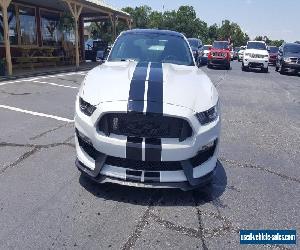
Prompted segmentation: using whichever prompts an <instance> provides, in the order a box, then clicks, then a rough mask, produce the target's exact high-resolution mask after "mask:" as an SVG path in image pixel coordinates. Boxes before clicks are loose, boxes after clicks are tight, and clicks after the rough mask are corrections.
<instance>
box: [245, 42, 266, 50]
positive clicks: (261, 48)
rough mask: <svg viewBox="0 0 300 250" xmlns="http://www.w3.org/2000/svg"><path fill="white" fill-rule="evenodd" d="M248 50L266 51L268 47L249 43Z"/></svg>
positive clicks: (257, 43)
mask: <svg viewBox="0 0 300 250" xmlns="http://www.w3.org/2000/svg"><path fill="white" fill-rule="evenodd" d="M247 49H259V50H266V49H267V48H266V45H265V44H264V43H260V42H249V43H248V44H247Z"/></svg>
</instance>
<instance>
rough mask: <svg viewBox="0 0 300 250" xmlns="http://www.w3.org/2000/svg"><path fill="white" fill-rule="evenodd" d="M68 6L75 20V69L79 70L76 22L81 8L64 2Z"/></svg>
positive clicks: (75, 4) (68, 0)
mask: <svg viewBox="0 0 300 250" xmlns="http://www.w3.org/2000/svg"><path fill="white" fill-rule="evenodd" d="M65 1H66V3H67V4H68V6H69V9H70V11H71V13H72V15H73V17H74V20H75V57H76V69H78V68H79V32H78V21H79V17H80V14H81V11H82V8H83V6H82V5H81V4H78V3H75V2H73V1H70V0H65Z"/></svg>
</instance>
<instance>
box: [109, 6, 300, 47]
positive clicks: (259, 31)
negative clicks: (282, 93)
mask: <svg viewBox="0 0 300 250" xmlns="http://www.w3.org/2000/svg"><path fill="white" fill-rule="evenodd" d="M105 2H106V3H108V4H111V5H113V6H115V7H119V8H122V7H126V6H131V7H135V6H140V5H148V6H150V7H151V8H152V9H154V10H159V11H162V10H163V6H164V10H173V9H178V7H179V6H181V5H192V6H194V8H195V10H196V12H197V15H198V17H199V18H200V19H202V20H204V21H205V22H206V23H208V25H211V24H213V23H217V24H221V22H222V20H223V19H229V20H231V21H233V22H236V23H238V24H239V25H240V26H241V28H242V29H243V31H244V32H247V33H248V35H249V36H250V37H251V38H254V37H255V36H257V35H267V36H268V37H270V38H271V39H284V40H285V41H292V42H294V41H296V40H300V0H212V1H207V0H142V1H140V0H106V1H105Z"/></svg>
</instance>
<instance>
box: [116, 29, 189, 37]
mask: <svg viewBox="0 0 300 250" xmlns="http://www.w3.org/2000/svg"><path fill="white" fill-rule="evenodd" d="M122 34H161V35H171V36H178V37H184V35H183V34H181V33H179V32H176V31H172V30H158V29H132V30H127V31H123V32H122Z"/></svg>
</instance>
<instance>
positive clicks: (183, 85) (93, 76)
mask: <svg viewBox="0 0 300 250" xmlns="http://www.w3.org/2000/svg"><path fill="white" fill-rule="evenodd" d="M151 65H152V64H151ZM136 68H137V62H106V63H104V64H102V65H100V66H97V67H96V68H94V69H93V70H91V71H90V72H89V73H88V74H87V76H86V77H85V79H84V82H83V84H82V86H81V88H80V92H79V95H80V96H81V97H82V98H83V99H84V100H85V101H87V102H89V103H90V104H92V105H99V104H100V103H104V102H114V101H125V102H128V101H129V100H131V101H141V100H132V99H130V97H129V92H130V91H131V88H133V85H134V84H132V79H133V75H134V72H135V70H136ZM149 69H150V66H149ZM148 75H149V73H148ZM162 75H163V76H162V79H163V80H162V81H161V82H157V84H158V85H160V86H161V87H162V88H161V89H162V93H161V94H162V97H161V98H159V94H157V93H154V94H152V97H149V90H148V95H147V93H146V94H145V93H144V92H146V91H147V87H146V88H145V91H144V92H143V93H144V94H143V96H144V98H143V99H144V101H149V99H150V98H151V100H150V101H151V102H160V103H164V104H170V105H176V106H181V107H185V108H188V109H191V110H193V111H196V112H199V111H205V110H207V109H209V108H211V107H212V106H213V105H215V104H216V102H217V99H218V93H217V90H216V88H215V87H214V85H213V84H212V82H211V81H210V79H209V78H208V76H207V75H206V74H205V73H204V72H203V71H202V70H201V69H198V68H197V67H196V66H184V65H175V64H170V63H163V64H162ZM149 80H150V79H149ZM143 84H145V82H144V81H141V82H140V83H139V84H138V85H135V87H136V88H139V86H141V85H143ZM148 88H149V85H148ZM154 92H155V91H154ZM150 96H151V95H150Z"/></svg>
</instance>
